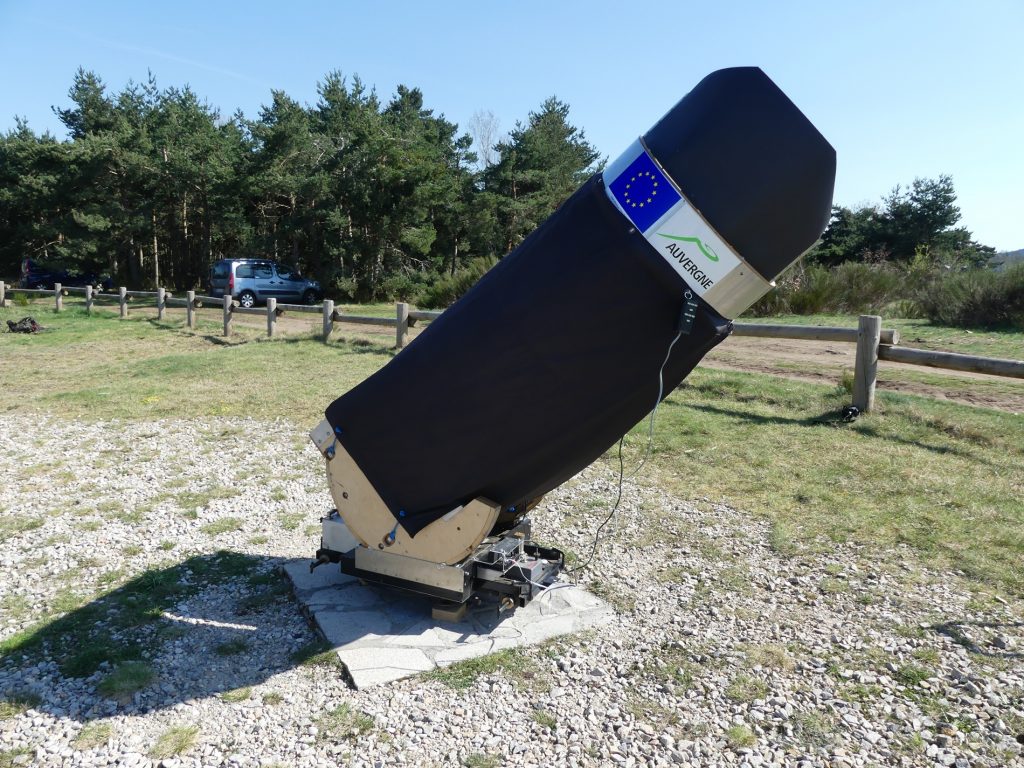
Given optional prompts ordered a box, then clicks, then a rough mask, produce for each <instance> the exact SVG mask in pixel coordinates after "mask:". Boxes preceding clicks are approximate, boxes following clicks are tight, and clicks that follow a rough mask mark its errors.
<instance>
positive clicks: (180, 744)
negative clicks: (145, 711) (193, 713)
mask: <svg viewBox="0 0 1024 768" xmlns="http://www.w3.org/2000/svg"><path fill="white" fill-rule="evenodd" d="M198 738H199V728H198V727H197V726H194V725H176V726H173V727H171V728H168V729H167V730H166V731H164V732H163V733H161V734H160V736H159V738H157V740H156V743H155V744H154V745H153V746H152V748H151V749H150V750H149V756H150V757H152V758H154V759H156V760H165V759H167V758H170V757H175V756H176V755H180V754H183V753H185V752H188V751H189V750H190V749H192V747H194V746H195V744H196V740H197V739H198Z"/></svg>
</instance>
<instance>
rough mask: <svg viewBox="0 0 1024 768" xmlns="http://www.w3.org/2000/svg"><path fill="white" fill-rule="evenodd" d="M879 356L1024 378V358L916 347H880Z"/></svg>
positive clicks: (891, 359)
mask: <svg viewBox="0 0 1024 768" xmlns="http://www.w3.org/2000/svg"><path fill="white" fill-rule="evenodd" d="M878 356H879V358H881V359H882V360H890V361H891V362H894V363H907V364H908V365H924V366H928V367H929V368H945V369H947V370H950V371H968V372H970V373H987V374H989V375H990V376H1009V377H1011V378H1016V379H1024V360H1003V359H1000V358H997V357H978V356H977V355H962V354H960V353H958V352H938V351H935V350H931V349H915V348H914V347H889V346H882V347H879V348H878Z"/></svg>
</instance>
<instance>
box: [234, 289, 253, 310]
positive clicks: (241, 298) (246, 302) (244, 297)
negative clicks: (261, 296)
mask: <svg viewBox="0 0 1024 768" xmlns="http://www.w3.org/2000/svg"><path fill="white" fill-rule="evenodd" d="M238 303H239V304H240V305H241V306H243V307H245V308H246V309H252V308H253V307H254V306H256V294H255V293H253V292H252V291H242V292H241V293H240V294H238Z"/></svg>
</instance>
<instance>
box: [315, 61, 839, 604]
mask: <svg viewBox="0 0 1024 768" xmlns="http://www.w3.org/2000/svg"><path fill="white" fill-rule="evenodd" d="M835 164H836V159H835V150H834V149H833V148H832V147H831V146H830V145H829V143H828V142H827V141H826V140H825V138H824V137H823V136H822V135H821V134H820V133H819V132H818V130H817V129H816V128H815V127H814V126H813V125H812V124H811V122H810V121H809V120H808V119H807V118H806V117H805V116H804V115H803V114H802V113H801V112H800V110H799V109H798V108H797V107H796V106H795V105H794V104H793V103H792V102H791V101H790V100H789V98H788V97H787V96H786V95H785V94H784V93H783V92H782V91H781V90H780V89H779V88H778V87H777V86H776V85H775V84H774V83H773V82H772V81H771V80H770V79H769V78H768V76H767V75H765V74H764V72H762V71H761V70H760V69H758V68H756V67H738V68H731V69H723V70H719V71H716V72H713V73H711V74H709V75H708V76H707V77H705V78H704V79H703V80H701V81H700V82H699V83H697V85H696V86H695V87H694V88H693V90H691V91H690V92H689V93H688V94H686V95H685V96H684V97H683V98H682V99H681V100H680V101H679V102H678V103H677V104H676V105H675V106H674V107H672V108H671V109H670V110H669V111H668V112H667V113H666V114H665V116H664V117H662V118H661V119H660V120H659V121H658V122H657V123H656V124H655V125H654V126H653V127H652V128H651V129H650V130H648V131H647V132H646V133H644V134H643V135H642V136H640V138H638V139H637V140H636V141H635V142H633V144H631V145H630V146H629V147H628V148H627V149H626V150H625V152H623V153H622V155H620V156H619V157H618V158H617V159H616V160H615V161H614V162H611V163H610V164H608V165H607V167H606V168H605V169H604V170H603V171H602V172H600V173H597V174H595V175H594V176H593V177H591V178H590V179H589V180H588V181H586V182H585V183H584V184H583V185H582V186H581V187H580V188H579V189H578V190H577V191H576V192H575V193H574V194H573V195H572V196H571V197H569V198H568V199H567V200H566V201H565V202H564V203H563V204H562V205H561V206H560V207H559V208H558V210H556V211H555V212H554V213H553V214H552V215H551V216H550V217H549V218H548V219H547V220H546V221H544V222H543V223H542V224H541V225H540V226H539V227H538V228H537V229H536V230H535V231H534V232H533V233H531V234H530V235H529V236H528V237H527V238H526V239H525V240H524V241H523V242H522V243H521V244H520V245H519V246H518V247H517V248H516V249H515V250H513V251H512V252H511V253H509V254H508V255H506V256H505V257H504V258H503V259H502V260H501V261H500V262H499V263H498V264H497V265H496V266H495V267H494V268H493V269H491V270H490V271H489V272H488V273H487V274H486V275H485V276H484V277H483V278H482V279H481V280H480V281H479V282H478V283H477V284H476V285H475V286H474V287H473V288H472V289H471V290H470V291H468V292H467V293H466V294H465V295H464V296H463V297H462V298H461V299H459V300H458V301H457V302H455V303H454V304H453V305H452V306H451V307H450V308H449V309H447V310H446V311H445V312H444V313H443V314H442V315H441V316H440V317H439V318H438V319H437V320H435V321H434V322H433V323H431V324H430V325H429V326H428V327H427V328H426V329H425V330H424V331H423V332H422V333H421V334H420V335H419V336H418V337H417V338H416V339H415V341H414V342H413V343H412V344H410V345H409V346H408V347H406V348H405V349H404V350H402V351H401V353H400V354H398V355H396V356H395V357H394V358H393V359H392V360H391V361H390V362H389V363H388V364H387V365H385V366H384V367H383V368H381V369H380V370H379V371H377V372H376V373H374V374H373V375H372V376H370V377H369V378H367V379H366V380H364V381H363V382H361V383H360V384H359V385H357V386H356V387H354V388H353V389H351V390H350V391H348V392H346V393H345V394H343V395H342V396H341V397H339V398H338V399H337V400H335V401H334V402H333V403H331V404H330V405H329V406H328V407H327V409H326V412H325V419H324V420H323V421H322V422H321V423H320V424H319V425H318V426H317V427H316V428H314V429H313V430H312V432H311V433H310V437H311V439H312V440H313V442H314V444H315V445H316V446H317V448H318V449H319V450H320V452H321V453H322V454H323V456H324V459H325V461H326V466H327V480H328V483H329V485H330V490H331V495H332V498H333V501H334V504H335V506H336V509H335V510H333V511H332V512H331V513H330V514H329V515H328V516H327V517H325V518H324V519H323V521H322V525H323V530H322V536H321V545H320V548H319V550H318V551H317V553H316V561H315V562H314V566H316V565H318V564H323V563H336V564H338V565H339V567H340V569H341V570H342V571H343V572H345V573H349V574H353V575H356V576H358V577H360V578H362V579H364V580H366V581H368V582H372V583H377V584H384V585H390V586H393V587H397V588H401V589H405V590H411V591H414V592H417V593H420V594H424V595H428V596H430V597H431V598H433V599H435V600H436V601H439V603H438V604H439V605H440V606H441V609H442V610H449V609H450V610H451V611H454V612H455V613H456V614H457V613H458V611H459V610H460V609H463V610H464V608H465V605H466V603H467V601H468V600H469V599H470V598H471V597H473V596H474V595H476V594H483V593H491V594H492V595H496V596H497V597H498V598H499V603H500V604H501V605H503V606H506V607H510V608H515V607H518V606H523V605H525V604H526V602H528V601H529V600H531V599H532V598H534V597H536V596H537V595H538V594H540V593H541V592H542V591H543V590H544V589H546V588H547V587H548V586H549V585H550V584H552V583H553V581H554V580H555V579H556V578H557V576H558V575H559V572H560V571H561V570H562V569H563V567H564V557H563V555H562V553H561V552H560V551H558V550H557V549H552V548H547V547H543V546H540V545H538V544H537V543H535V542H533V541H532V538H531V527H530V519H529V512H530V510H531V509H533V508H534V507H535V506H536V505H537V503H538V502H539V501H540V499H541V497H543V496H544V494H546V493H548V492H549V491H551V490H553V489H554V488H557V487H558V486H559V485H561V484H562V483H563V482H565V481H566V480H568V479H569V478H570V477H572V476H573V475H575V474H576V473H578V472H579V471H580V470H582V469H583V468H585V467H586V466H588V465H589V464H590V463H591V462H593V461H594V460H595V459H597V458H598V457H599V456H601V455H602V454H603V453H604V452H605V451H607V450H608V449H609V448H610V447H611V446H613V445H615V443H616V442H617V441H618V440H620V438H621V437H622V436H623V435H624V434H626V432H628V431H629V430H630V429H631V428H632V427H633V426H634V425H635V424H637V423H638V422H639V421H641V420H642V419H643V418H644V416H645V415H646V414H647V413H648V412H650V411H651V409H652V408H653V407H656V404H657V403H658V402H659V401H660V400H661V399H663V398H664V397H665V396H666V395H667V394H668V393H669V392H671V391H672V390H674V389H675V388H676V387H677V386H678V385H679V384H680V382H682V381H683V379H684V378H686V376H687V375H688V374H689V373H690V372H691V371H692V370H693V368H694V367H695V366H696V365H697V363H698V362H699V361H700V360H701V359H702V358H703V357H704V356H705V355H706V354H707V353H708V352H709V351H710V350H711V349H713V348H714V347H715V346H716V345H718V344H719V343H721V342H722V341H723V340H724V339H725V338H726V337H727V336H728V335H729V333H730V332H731V330H732V320H733V319H734V318H735V317H736V316H737V315H739V314H740V313H741V312H742V311H743V310H745V309H747V308H748V307H749V306H751V305H752V304H753V303H754V302H755V301H757V299H758V298H760V297H761V296H762V295H764V294H765V293H766V292H768V291H769V290H771V288H772V286H773V280H774V279H775V278H776V277H777V276H778V275H779V274H780V273H781V272H782V271H783V270H784V269H786V267H788V266H789V265H790V264H792V263H793V262H794V261H795V260H796V259H797V258H799V257H800V256H801V255H802V254H803V253H804V252H805V251H807V250H808V249H809V248H810V247H812V246H813V245H814V243H815V242H816V241H817V239H818V238H819V237H820V235H821V233H822V232H823V231H824V229H825V226H826V225H827V223H828V220H829V216H830V214H831V208H832V192H833V186H834V182H835ZM598 321H599V322H598ZM676 469H677V471H678V472H679V473H680V474H681V475H683V476H684V477H685V475H686V474H687V473H697V472H714V471H715V470H714V466H713V465H710V466H698V465H695V464H688V463H685V462H683V461H682V460H681V463H680V464H679V466H678V467H677V468H676ZM444 615H451V614H450V613H446V614H444Z"/></svg>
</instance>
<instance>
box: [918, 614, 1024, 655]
mask: <svg viewBox="0 0 1024 768" xmlns="http://www.w3.org/2000/svg"><path fill="white" fill-rule="evenodd" d="M1021 628H1024V621H1003V622H1000V621H944V622H942V623H941V624H933V625H932V626H931V627H930V629H931V630H932V631H933V632H937V633H938V634H940V635H945V636H946V637H948V638H949V639H950V640H952V641H953V642H954V643H956V644H957V645H959V646H961V647H963V648H965V649H967V650H968V651H970V652H971V653H976V654H978V655H980V656H988V657H989V658H993V659H1003V660H1006V661H1010V660H1024V653H1022V652H1020V651H1014V650H1012V648H1011V647H1009V646H1008V647H1005V648H1003V647H1000V646H998V645H996V644H994V643H988V644H986V645H980V644H979V643H978V642H976V641H975V640H974V639H972V638H971V636H970V634H971V630H972V629H982V630H985V629H988V630H993V629H994V630H996V631H997V632H998V631H999V630H1003V629H1021ZM996 642H998V641H996Z"/></svg>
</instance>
